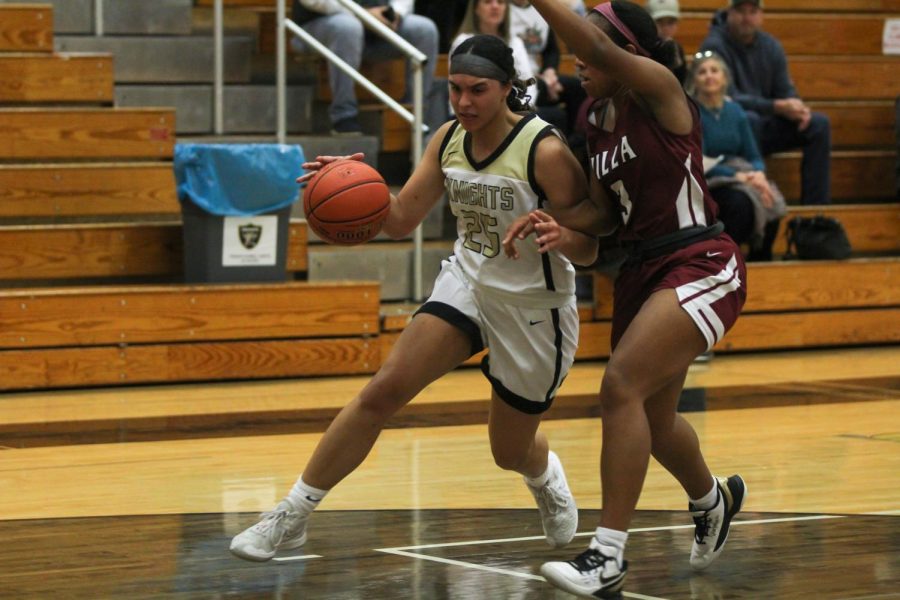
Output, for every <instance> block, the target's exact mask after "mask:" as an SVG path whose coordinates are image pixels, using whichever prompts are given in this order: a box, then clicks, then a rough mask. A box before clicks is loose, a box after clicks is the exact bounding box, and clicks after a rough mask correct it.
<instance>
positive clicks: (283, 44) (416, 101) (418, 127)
mask: <svg viewBox="0 0 900 600" xmlns="http://www.w3.org/2000/svg"><path fill="white" fill-rule="evenodd" d="M338 2H340V4H341V5H342V6H344V7H345V8H347V9H348V10H349V11H350V12H352V13H353V14H355V15H356V16H357V17H358V18H359V19H360V20H361V21H362V22H363V23H364V24H366V25H367V26H368V27H369V28H370V29H372V30H373V31H375V32H376V33H377V34H378V35H380V36H381V37H383V38H384V39H386V40H387V41H388V42H390V43H391V44H393V45H394V46H395V47H397V48H398V49H399V50H400V51H401V52H402V53H403V54H405V55H406V56H407V58H408V59H409V60H410V61H411V63H412V68H413V112H412V113H410V112H409V111H408V110H406V108H404V107H403V106H402V105H401V104H400V103H399V102H397V101H396V100H394V99H393V98H391V97H390V96H388V95H387V94H386V93H384V92H383V91H382V90H381V89H380V88H379V87H378V86H376V85H375V84H373V83H372V82H371V81H369V80H368V79H367V78H366V77H364V76H363V75H362V74H360V73H359V72H358V71H357V70H356V69H354V68H353V67H351V66H350V65H348V64H347V63H346V62H344V61H343V60H341V59H340V58H339V57H338V56H336V55H335V54H334V53H333V52H331V51H330V50H329V49H328V48H326V47H325V46H324V45H323V44H321V43H320V42H319V41H318V40H316V39H315V38H314V37H313V36H312V35H310V34H309V33H307V32H306V31H304V30H303V29H302V28H301V27H300V26H298V25H297V24H296V23H295V22H294V21H292V20H290V19H288V18H287V17H286V14H285V8H284V4H283V3H282V2H280V1H279V2H278V16H277V20H278V24H279V25H278V38H277V43H278V48H277V53H278V56H279V60H278V141H279V143H284V141H285V139H286V117H285V115H286V110H287V109H286V107H287V99H286V90H287V85H286V79H287V76H286V65H285V58H284V57H286V55H287V41H286V40H285V39H284V30H285V28H287V29H289V30H290V31H291V32H292V33H293V34H295V35H297V36H298V37H300V38H301V39H302V40H303V41H304V42H305V43H306V44H307V45H308V46H309V47H311V48H312V49H314V50H315V51H316V52H318V53H319V54H321V55H322V56H324V57H325V58H326V59H327V60H329V61H330V62H331V63H332V64H334V65H335V66H336V67H338V68H339V69H341V70H342V71H344V72H345V73H346V74H347V75H349V76H350V77H352V78H353V80H354V81H356V82H357V83H359V84H360V85H362V86H363V87H365V88H366V89H367V90H369V91H370V92H371V93H372V94H373V95H375V97H377V98H378V99H379V100H381V101H382V102H384V104H385V105H387V107H388V108H390V109H391V110H393V111H394V112H396V113H397V114H398V115H400V116H401V117H402V118H403V119H404V120H405V121H406V122H407V123H410V124H411V125H412V127H410V132H411V133H410V135H411V140H410V141H411V150H410V154H411V156H410V158H411V162H412V165H413V169H415V168H416V167H417V166H418V165H419V162H421V160H422V133H423V132H427V131H428V128H427V127H426V126H425V125H424V123H423V120H422V112H423V90H422V65H423V64H425V62H426V61H427V57H426V56H425V54H424V53H422V52H421V51H420V50H419V49H417V48H416V47H415V46H413V45H412V44H410V43H409V42H407V41H406V40H405V39H403V38H402V37H400V36H399V35H398V34H397V33H396V32H395V31H393V30H391V29H390V28H389V27H387V26H386V25H385V24H384V23H382V22H381V21H379V20H378V19H376V18H375V17H374V16H372V15H371V14H370V13H369V11H367V10H366V9H364V8H362V7H361V6H359V5H358V4H356V3H355V2H353V1H352V0H338ZM413 245H414V253H413V300H416V301H421V300H423V299H424V293H423V292H424V286H423V281H422V267H423V264H422V250H423V235H422V224H421V223H420V224H419V225H418V226H417V227H416V229H415V231H414V232H413Z"/></svg>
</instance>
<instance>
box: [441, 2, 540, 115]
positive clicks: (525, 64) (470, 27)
mask: <svg viewBox="0 0 900 600" xmlns="http://www.w3.org/2000/svg"><path fill="white" fill-rule="evenodd" d="M510 22H511V19H510V11H509V3H508V2H507V1H506V0H471V1H470V2H469V7H468V8H467V9H466V15H465V17H463V22H462V25H460V27H459V31H458V32H457V34H456V37H455V38H453V42H452V43H451V44H450V53H451V54H452V53H453V50H455V49H456V47H457V46H459V45H460V44H462V43H463V42H464V41H466V40H467V39H469V38H470V37H472V36H473V35H476V34H479V33H482V34H486V35H493V36H496V37H499V38H500V39H502V40H503V41H505V42H506V45H507V46H509V47H510V48H511V49H512V53H513V63H514V64H515V67H516V73H518V76H519V79H520V80H522V81H524V82H526V83H528V90H527V94H528V106H529V107H530V108H532V109H533V108H534V107H535V101H536V100H537V97H538V87H537V84H536V83H535V77H534V70H533V69H532V68H531V59H530V58H529V56H528V51H527V50H526V49H525V44H524V43H523V42H522V40H521V39H520V38H518V37H516V36H514V35H512V33H511V32H510Z"/></svg>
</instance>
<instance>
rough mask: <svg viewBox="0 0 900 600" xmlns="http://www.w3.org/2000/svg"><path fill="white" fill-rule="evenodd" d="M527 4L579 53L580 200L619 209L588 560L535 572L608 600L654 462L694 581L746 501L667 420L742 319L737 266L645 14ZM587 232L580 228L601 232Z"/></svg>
mask: <svg viewBox="0 0 900 600" xmlns="http://www.w3.org/2000/svg"><path fill="white" fill-rule="evenodd" d="M532 4H533V5H534V6H535V7H536V8H537V9H538V11H540V13H541V14H542V15H543V17H544V18H545V19H546V20H547V21H548V22H549V23H550V26H551V27H552V29H553V30H554V31H555V32H556V33H557V34H558V35H559V36H560V37H561V38H562V39H563V41H564V42H565V43H566V44H567V45H568V47H569V48H571V49H572V51H573V52H574V53H575V54H576V56H577V57H578V60H577V62H576V65H577V67H578V68H579V71H580V73H581V77H582V85H583V86H584V88H585V90H586V91H587V93H588V95H589V96H591V97H593V98H597V101H596V103H595V104H594V105H593V107H592V108H591V111H590V116H589V121H590V127H589V132H588V146H589V148H588V150H589V153H590V158H591V171H592V175H591V191H592V194H591V195H592V199H594V201H595V202H596V203H597V204H598V206H602V205H603V204H602V200H603V198H610V199H612V200H613V201H614V202H617V203H618V205H619V209H620V211H621V223H620V225H619V228H618V232H617V235H618V238H619V240H620V242H621V243H622V245H623V246H624V247H625V248H626V249H627V250H628V252H629V257H628V260H627V261H626V263H625V265H624V266H623V268H622V270H621V272H620V274H619V276H618V279H617V281H616V285H615V292H614V300H613V328H612V347H613V351H612V355H611V356H610V360H609V364H608V365H607V367H606V372H605V374H604V376H603V382H602V386H601V390H600V401H601V407H602V408H601V415H602V419H603V450H602V456H601V469H600V472H601V484H602V488H603V493H602V498H603V513H602V517H601V520H600V527H598V528H597V531H596V534H595V535H594V537H593V539H592V540H591V542H590V547H589V548H588V549H587V550H586V551H585V552H583V553H582V554H580V555H579V556H578V557H576V558H575V559H574V560H571V561H566V562H549V563H545V564H544V565H543V566H542V567H541V573H542V574H543V575H544V576H545V577H546V578H547V580H548V581H550V583H552V584H553V585H555V586H557V587H560V588H562V589H565V590H567V591H569V592H571V593H574V594H577V595H581V596H588V597H599V598H618V597H620V595H621V590H622V588H623V584H624V580H625V575H626V572H627V568H628V563H627V561H625V560H624V558H623V556H624V550H625V542H626V540H627V538H628V526H629V524H630V522H631V517H632V515H633V513H634V510H635V506H636V505H637V501H638V497H639V496H640V493H641V487H642V486H643V483H644V477H645V475H646V473H647V465H648V462H649V459H650V456H651V455H652V456H653V457H654V458H656V460H658V461H659V462H660V463H661V464H662V465H663V467H665V468H666V469H667V470H668V471H669V472H670V473H672V475H674V476H675V478H676V479H677V480H678V482H679V483H680V484H681V485H682V487H683V488H684V490H685V491H686V492H687V495H688V498H689V499H690V503H689V509H690V511H691V513H692V515H693V518H694V522H695V532H694V544H693V548H692V550H691V557H690V563H691V565H692V566H693V567H694V568H696V569H703V568H705V567H707V566H708V565H709V564H710V563H711V562H712V561H713V560H714V559H715V558H716V557H717V556H718V554H719V553H720V552H721V551H722V549H723V546H724V543H725V540H726V537H727V535H728V529H729V524H730V522H731V519H732V518H733V517H734V515H735V514H737V512H738V511H739V510H740V509H741V506H742V504H743V502H744V499H745V497H746V485H745V484H744V481H743V479H741V477H740V476H738V475H733V476H731V477H728V478H715V477H713V476H712V474H711V473H710V470H709V468H708V467H707V465H706V462H705V460H704V458H703V455H702V453H701V452H700V445H699V441H698V439H697V435H696V433H695V432H694V430H693V428H692V427H691V425H690V424H689V423H688V422H687V421H686V420H685V419H684V418H682V417H681V416H680V415H678V414H677V412H676V409H677V405H678V399H679V396H680V393H681V389H682V387H683V385H684V380H685V376H686V375H687V370H688V366H689V365H690V364H691V362H692V361H693V360H694V358H695V357H696V356H697V355H698V354H700V353H701V352H704V351H706V350H708V349H710V348H712V347H713V345H715V344H716V343H717V342H718V341H719V340H721V339H722V336H724V335H725V332H726V331H728V329H729V328H730V327H731V326H732V325H733V324H734V322H735V320H736V319H737V316H738V314H739V313H740V310H741V307H742V306H743V304H744V299H745V297H746V268H745V266H744V262H743V260H742V257H741V253H740V251H739V249H738V247H737V246H736V245H735V243H734V242H733V241H732V240H731V238H730V237H728V236H727V235H726V234H724V233H723V232H722V231H723V228H722V226H721V223H718V222H717V221H716V212H717V208H716V205H715V203H714V201H713V200H712V197H711V196H710V193H709V191H708V190H707V187H706V182H705V181H704V179H703V166H702V152H701V131H700V117H699V112H698V110H697V107H696V105H695V104H693V102H692V101H691V100H690V99H689V98H688V97H687V95H686V94H685V93H684V91H683V90H682V88H681V85H680V84H679V82H678V80H677V79H676V78H675V76H674V75H673V74H672V72H671V71H670V70H669V69H668V67H667V64H668V62H669V60H671V58H674V48H673V47H672V46H671V42H664V41H662V40H660V38H659V37H658V35H657V33H656V25H655V24H654V22H653V20H652V19H651V18H650V15H649V14H647V13H646V12H645V11H644V9H643V8H641V7H640V6H639V5H637V4H634V3H631V2H620V1H613V2H606V3H603V4H600V5H598V6H597V7H596V8H595V9H594V10H593V11H591V13H590V14H589V15H588V16H587V18H586V19H580V18H578V17H577V16H576V15H575V14H574V13H572V11H571V10H570V9H569V8H568V6H567V5H566V4H565V3H564V2H561V1H560V0H533V1H532ZM599 214H602V211H599V212H598V215H599ZM558 216H559V217H561V215H558ZM560 220H561V221H563V219H561V218H560ZM564 222H565V223H566V224H567V225H569V226H570V227H573V226H575V224H574V223H573V222H572V221H571V219H565V220H564ZM598 223H602V220H601V219H600V218H599V217H598V218H597V219H595V220H594V224H593V225H592V226H591V225H590V224H589V223H587V222H586V223H585V224H584V226H583V227H577V228H579V229H582V230H588V229H589V228H590V227H593V230H594V231H597V232H598V233H600V232H602V228H601V227H600V226H598ZM507 239H509V236H507Z"/></svg>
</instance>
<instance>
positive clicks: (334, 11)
mask: <svg viewBox="0 0 900 600" xmlns="http://www.w3.org/2000/svg"><path fill="white" fill-rule="evenodd" d="M355 1H356V3H357V4H359V5H360V6H363V7H364V8H366V9H367V10H368V11H369V12H370V13H372V15H374V16H375V17H376V18H377V19H379V20H380V21H381V22H382V23H384V24H385V25H387V26H388V27H390V28H391V29H393V30H394V31H396V32H397V33H398V34H400V36H401V37H403V39H405V40H406V41H408V42H409V43H410V44H412V45H413V46H415V47H416V48H418V49H419V50H420V51H422V53H424V54H425V56H426V57H427V59H428V62H427V63H426V64H425V65H424V67H423V69H422V90H423V93H424V95H425V98H426V102H427V98H428V95H429V93H430V92H431V89H432V85H431V84H432V81H433V80H434V65H435V62H436V58H437V49H438V31H437V26H435V24H434V23H433V22H432V21H431V19H428V18H426V17H423V16H421V15H416V14H411V11H412V8H413V1H412V0H393V1H392V2H391V3H390V4H388V3H387V0H355ZM293 20H294V21H295V22H296V23H297V24H298V25H299V26H300V27H302V28H303V29H304V30H305V31H307V32H309V33H310V34H312V35H313V36H314V37H315V38H316V39H317V40H318V41H320V42H321V43H322V44H324V45H325V46H327V47H328V48H329V49H330V50H331V51H332V52H334V53H335V54H337V55H338V56H339V57H340V58H341V59H343V60H344V61H345V62H346V63H348V64H349V65H350V66H351V67H353V68H355V69H359V66H360V63H361V62H362V57H363V53H365V57H366V60H367V61H380V60H389V59H392V58H400V57H402V56H403V54H402V53H401V52H400V51H399V50H398V49H397V48H396V47H395V46H394V45H393V44H391V43H390V42H388V41H387V40H385V39H383V38H382V37H381V36H379V35H377V34H370V35H367V34H366V30H365V28H364V26H363V24H362V22H361V21H360V20H359V19H358V18H357V17H356V16H355V15H353V14H352V13H351V12H350V11H348V10H347V9H345V8H344V7H343V6H341V5H340V3H338V2H337V1H336V0H294V8H293ZM291 44H292V47H293V48H294V50H296V51H298V52H304V51H306V50H307V48H306V44H304V43H303V40H301V39H300V38H296V37H295V38H293V40H292V41H291ZM328 81H329V84H330V85H331V97H332V100H331V106H330V107H329V109H328V114H329V117H330V118H331V127H332V133H333V134H336V135H359V134H360V133H361V131H362V128H361V127H360V124H359V106H358V104H357V101H356V90H355V89H354V83H353V79H352V78H351V77H350V76H349V75H347V74H346V73H344V72H343V71H341V70H340V69H338V68H337V67H335V66H334V65H333V64H330V63H329V67H328ZM412 94H413V78H412V69H411V68H409V66H407V77H406V95H407V97H406V98H404V99H403V100H404V101H406V102H410V101H411V100H412ZM427 124H428V125H429V126H431V127H432V130H433V129H435V128H436V127H437V126H439V125H440V123H430V122H429V123H427Z"/></svg>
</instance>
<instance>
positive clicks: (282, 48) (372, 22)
mask: <svg viewBox="0 0 900 600" xmlns="http://www.w3.org/2000/svg"><path fill="white" fill-rule="evenodd" d="M337 1H338V2H339V3H340V4H341V5H342V6H344V7H345V8H347V10H349V11H350V12H352V13H353V14H355V15H356V16H357V17H358V18H359V19H360V20H361V21H362V22H363V23H365V24H366V25H367V26H368V27H369V28H370V29H372V30H373V31H375V32H376V33H377V34H378V35H380V36H381V37H383V38H384V39H386V40H387V41H388V42H390V43H391V44H393V45H394V46H395V47H397V48H398V49H399V50H400V51H401V52H402V53H403V54H404V55H406V57H407V58H408V59H409V60H410V61H411V64H412V69H413V111H412V112H410V111H408V110H407V109H406V108H405V107H404V106H403V105H401V104H400V103H399V102H397V101H396V100H394V99H393V98H391V97H390V96H388V95H387V94H386V93H385V92H384V91H382V90H381V89H380V88H379V87H378V86H376V85H375V84H373V83H372V82H371V81H369V80H368V79H367V78H366V77H364V76H363V75H361V74H360V73H359V72H358V71H357V70H356V69H354V68H353V67H351V66H350V65H348V64H347V63H346V62H344V61H343V60H341V59H340V58H339V57H338V56H336V55H335V54H334V53H333V52H331V51H330V50H329V49H328V48H327V47H325V46H324V45H322V44H321V43H320V42H319V41H318V40H316V39H315V38H314V37H313V36H311V35H310V34H309V33H307V32H306V31H304V30H303V29H302V28H301V27H300V26H298V25H297V24H296V23H295V22H294V21H292V20H290V19H288V18H287V14H286V9H285V3H284V0H277V1H276V5H277V12H276V55H277V56H276V62H277V64H276V70H277V74H276V88H277V116H276V121H277V123H276V127H277V132H276V136H277V139H278V143H281V144H283V143H285V141H286V139H287V37H286V35H285V31H286V30H290V31H291V33H293V34H294V35H297V36H298V37H300V38H301V39H302V40H303V41H304V42H305V43H306V44H307V45H308V46H309V47H311V48H312V49H314V50H315V51H316V52H318V53H319V54H321V55H322V56H323V57H325V58H326V59H327V60H329V61H330V62H332V63H333V64H334V65H335V66H337V67H338V68H339V69H341V70H342V71H344V72H345V73H347V75H349V76H350V77H351V78H353V80H354V81H356V82H357V83H359V84H360V85H362V86H363V87H365V88H366V89H367V90H369V91H370V92H371V93H372V94H373V95H374V96H375V97H377V98H378V99H379V100H381V101H382V102H383V103H384V104H385V105H387V107H388V108H390V109H391V110H393V111H394V112H395V113H397V114H398V115H400V117H401V118H403V119H404V120H405V121H406V122H407V123H410V124H411V125H412V127H411V128H410V130H411V133H410V141H411V150H410V155H411V156H410V158H411V161H412V165H413V169H415V168H416V167H417V166H418V165H419V162H421V159H422V133H425V132H427V131H428V128H427V127H426V126H425V124H424V123H423V118H422V113H423V110H424V109H423V105H424V101H423V90H422V86H423V83H422V65H424V64H425V62H427V57H426V56H425V54H424V53H422V52H421V51H420V50H419V49H418V48H416V47H415V46H413V45H412V44H410V43H409V42H407V41H406V40H405V39H403V38H402V37H400V35H398V34H397V33H396V32H395V31H393V30H391V29H390V28H389V27H387V26H386V25H385V24H384V23H382V22H381V21H379V20H378V19H376V18H375V17H374V16H372V15H371V14H370V13H369V12H368V11H367V10H366V9H364V8H362V7H361V6H359V5H358V4H356V3H355V2H353V0H337ZM95 2H97V3H100V2H102V0H95ZM213 12H214V17H213V21H214V23H213V28H214V74H213V79H214V82H213V87H214V106H213V115H214V122H215V132H216V134H219V135H221V134H222V133H223V131H224V126H223V122H224V117H223V114H224V109H223V105H224V100H223V89H224V85H223V79H224V72H223V71H224V69H223V65H224V59H223V56H224V48H223V46H224V36H223V0H215V2H214V9H213ZM413 242H414V245H415V253H414V257H413V296H414V300H417V301H420V300H422V299H423V297H424V294H423V282H422V249H423V238H422V225H421V224H419V226H418V227H416V230H415V232H414V233H413Z"/></svg>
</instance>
